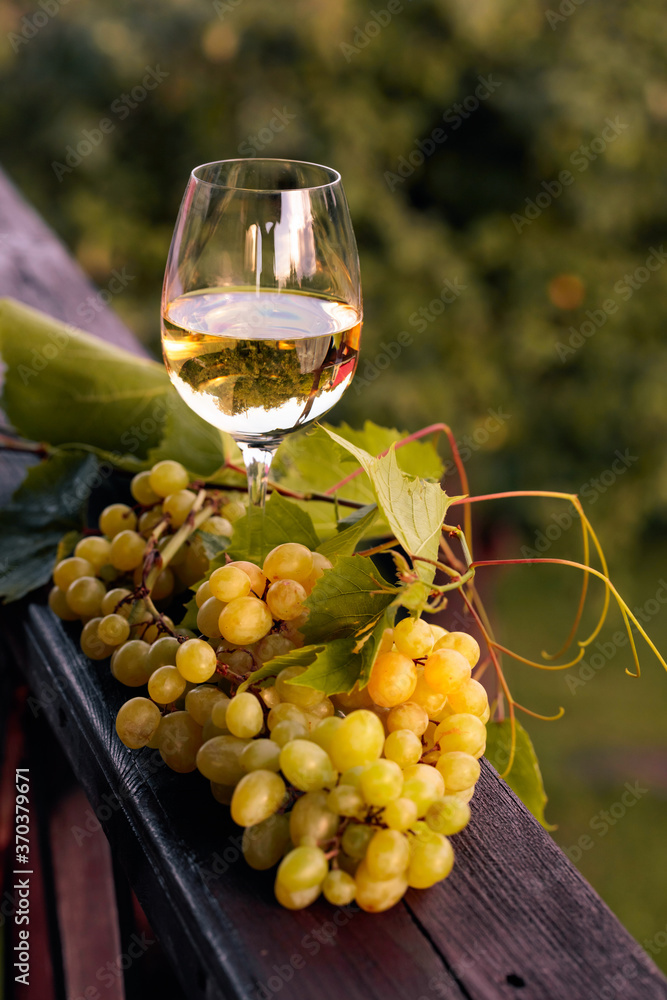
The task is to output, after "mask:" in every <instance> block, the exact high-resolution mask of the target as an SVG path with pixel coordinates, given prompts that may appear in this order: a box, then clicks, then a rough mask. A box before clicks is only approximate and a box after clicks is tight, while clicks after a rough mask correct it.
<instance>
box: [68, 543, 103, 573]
mask: <svg viewBox="0 0 667 1000" xmlns="http://www.w3.org/2000/svg"><path fill="white" fill-rule="evenodd" d="M110 554H111V545H110V544H109V542H108V541H107V540H106V538H100V537H99V535H89V536H88V537H87V538H82V539H81V541H80V542H77V545H76V548H75V549H74V557H75V558H79V559H83V560H85V561H86V562H89V563H90V564H91V566H92V567H93V572H94V573H97V572H98V571H99V570H100V569H102V567H103V566H106V565H107V563H108V562H109V557H110ZM84 575H86V576H91V575H92V574H91V573H86V574H84Z"/></svg>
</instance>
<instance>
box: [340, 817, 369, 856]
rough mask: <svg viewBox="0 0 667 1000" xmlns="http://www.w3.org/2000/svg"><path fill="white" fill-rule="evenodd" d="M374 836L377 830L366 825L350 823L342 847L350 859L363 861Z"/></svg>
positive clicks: (342, 839) (344, 834) (341, 843)
mask: <svg viewBox="0 0 667 1000" xmlns="http://www.w3.org/2000/svg"><path fill="white" fill-rule="evenodd" d="M374 834H375V830H374V828H373V827H372V826H366V825H365V824H364V823H350V825H349V826H347V827H346V828H345V831H344V833H343V836H342V838H341V842H340V846H341V847H342V848H343V850H344V851H345V853H346V854H347V855H348V856H349V857H350V858H355V859H356V860H361V858H363V857H365V856H366V851H367V850H368V845H369V843H370V842H371V840H372V838H373V836H374Z"/></svg>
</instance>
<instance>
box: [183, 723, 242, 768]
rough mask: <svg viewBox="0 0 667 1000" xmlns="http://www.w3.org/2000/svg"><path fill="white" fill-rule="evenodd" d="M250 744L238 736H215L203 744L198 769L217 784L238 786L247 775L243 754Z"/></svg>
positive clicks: (198, 758) (198, 755)
mask: <svg viewBox="0 0 667 1000" xmlns="http://www.w3.org/2000/svg"><path fill="white" fill-rule="evenodd" d="M185 714H186V715H187V714H188V713H187V712H186V713H185ZM188 718H190V716H188ZM193 721H194V720H193ZM249 742H250V741H249V740H239V739H237V738H236V736H214V737H213V739H211V740H207V741H206V743H203V744H202V746H201V749H200V750H199V752H198V753H197V769H198V770H199V771H201V773H202V774H203V775H204V777H205V778H208V779H209V781H215V782H216V784H219V785H236V784H238V782H239V781H240V780H241V778H242V777H243V776H244V774H245V771H244V770H243V768H242V767H241V754H242V753H243V751H244V750H245V748H246V747H247V746H248V744H249Z"/></svg>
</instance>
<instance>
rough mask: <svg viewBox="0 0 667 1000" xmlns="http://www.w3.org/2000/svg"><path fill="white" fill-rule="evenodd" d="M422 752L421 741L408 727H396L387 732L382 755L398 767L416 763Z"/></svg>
mask: <svg viewBox="0 0 667 1000" xmlns="http://www.w3.org/2000/svg"><path fill="white" fill-rule="evenodd" d="M422 753H423V747H422V742H421V740H420V739H419V737H418V736H416V735H415V733H413V732H412V731H411V730H410V729H397V730H396V731H395V732H393V733H389V736H387V739H386V740H385V743H384V755H385V757H386V758H387V760H393V761H395V762H396V764H398V766H399V767H409V766H410V764H417V763H418V762H419V760H420V758H421V755H422Z"/></svg>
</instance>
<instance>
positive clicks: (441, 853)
mask: <svg viewBox="0 0 667 1000" xmlns="http://www.w3.org/2000/svg"><path fill="white" fill-rule="evenodd" d="M433 838H437V839H430V838H429V840H423V839H417V840H416V841H414V842H413V846H412V856H411V858H410V867H409V868H408V885H409V886H410V887H411V888H412V889H428V888H430V887H431V886H432V885H435V883H436V882H441V881H442V879H444V878H447V876H448V875H449V873H450V872H451V870H452V867H453V865H454V850H453V848H452V845H451V844H450V842H449V841H448V840H447V838H446V837H443V835H442V834H441V833H433Z"/></svg>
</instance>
